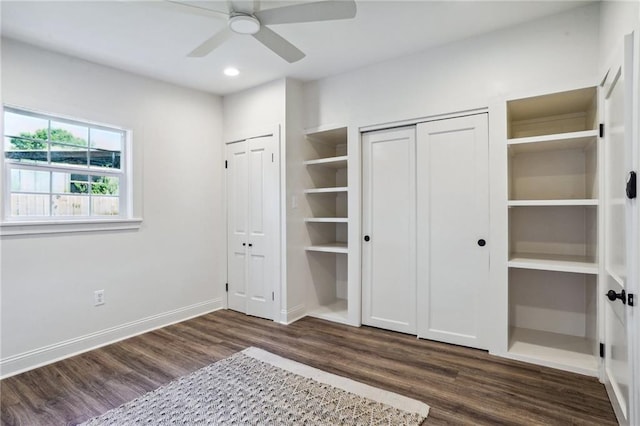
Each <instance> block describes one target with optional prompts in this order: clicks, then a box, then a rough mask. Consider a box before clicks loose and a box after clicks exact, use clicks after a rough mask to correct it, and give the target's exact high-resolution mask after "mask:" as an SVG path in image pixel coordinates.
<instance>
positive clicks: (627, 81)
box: [601, 36, 640, 425]
mask: <svg viewBox="0 0 640 426" xmlns="http://www.w3.org/2000/svg"><path fill="white" fill-rule="evenodd" d="M624 47H625V49H624V52H623V51H620V52H619V54H618V55H617V56H616V57H615V59H614V61H613V63H612V64H611V67H610V68H609V72H608V74H607V77H606V80H605V84H604V86H603V92H604V113H605V120H604V129H605V134H604V158H605V161H604V163H605V164H604V194H603V195H604V197H603V198H604V221H605V226H604V228H605V232H604V234H605V236H604V240H605V241H604V242H605V245H604V283H603V284H604V288H603V291H602V293H603V295H602V296H601V297H603V298H604V300H605V301H604V328H605V330H604V332H605V336H604V340H605V354H604V376H605V377H604V379H605V380H604V382H605V387H606V389H607V392H608V394H609V399H610V400H611V405H612V406H613V408H614V410H615V412H616V416H617V417H618V422H619V423H620V424H622V425H627V424H638V420H640V419H635V421H634V420H633V419H632V417H631V416H632V415H633V407H632V406H630V402H631V403H632V404H633V401H634V399H633V394H634V392H637V390H635V389H634V386H636V385H635V384H634V383H633V382H632V381H631V378H632V377H633V375H632V372H633V368H632V366H631V362H632V360H633V357H634V354H633V344H632V342H633V341H632V337H631V336H632V333H633V322H634V318H633V315H634V312H633V308H629V307H628V305H627V304H626V303H625V302H623V301H622V299H614V300H612V301H610V300H608V298H607V297H605V296H604V293H607V292H608V291H612V293H613V294H617V295H621V294H622V292H625V294H629V293H635V294H638V293H637V289H634V284H635V283H634V280H633V275H635V274H637V269H635V268H636V266H634V264H633V263H629V259H637V247H636V246H635V245H634V244H633V242H632V241H630V240H629V239H628V236H629V235H634V233H633V232H630V231H631V230H632V229H634V227H635V226H637V220H638V219H637V215H638V207H637V201H635V200H634V201H630V200H628V199H627V196H626V191H625V187H626V178H627V173H628V172H629V171H630V170H632V168H633V167H634V166H635V167H637V163H635V161H633V158H632V155H631V153H632V138H631V132H632V124H631V120H632V118H631V117H634V115H632V114H630V111H631V110H632V102H631V96H632V92H631V90H632V84H631V82H632V78H631V77H632V75H633V73H632V68H631V64H632V63H633V36H627V37H626V38H625V46H624ZM636 114H637V112H636ZM635 117H637V115H636V116H635ZM634 163H635V164H634ZM636 170H637V169H636ZM634 223H635V226H634ZM631 268H634V269H631ZM630 278H631V279H630ZM635 304H636V305H637V304H638V301H635ZM636 309H637V308H636ZM635 320H636V321H637V320H638V318H635ZM636 377H638V376H637V375H636ZM637 398H639V399H640V395H638V397H637ZM637 400H638V399H636V401H637ZM636 404H638V403H637V402H636Z"/></svg>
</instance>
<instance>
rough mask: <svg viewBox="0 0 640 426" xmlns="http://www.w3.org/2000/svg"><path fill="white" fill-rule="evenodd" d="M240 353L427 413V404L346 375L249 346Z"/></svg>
mask: <svg viewBox="0 0 640 426" xmlns="http://www.w3.org/2000/svg"><path fill="white" fill-rule="evenodd" d="M242 353H243V354H245V355H247V356H249V357H251V358H254V359H257V360H259V361H262V362H266V363H268V364H271V365H273V366H274V367H278V368H281V369H283V370H286V371H289V372H291V373H293V374H297V375H299V376H302V377H306V378H308V379H312V380H315V381H317V382H320V383H323V384H326V385H329V386H333V387H335V388H338V389H342V390H343V391H346V392H350V393H353V394H356V395H358V396H360V397H363V398H367V399H371V400H373V401H376V402H379V403H381V404H386V405H389V406H391V407H393V408H396V409H398V410H402V411H407V412H410V413H416V414H419V415H421V416H424V417H427V416H428V415H429V406H428V405H427V404H425V403H424V402H421V401H418V400H416V399H412V398H408V397H406V396H404V395H400V394H397V393H394V392H389V391H386V390H384V389H380V388H376V387H373V386H370V385H367V384H364V383H360V382H356V381H355V380H352V379H348V378H346V377H342V376H338V375H335V374H332V373H328V372H326V371H322V370H319V369H317V368H314V367H311V366H309V365H305V364H302V363H299V362H296V361H293V360H290V359H287V358H283V357H281V356H278V355H275V354H272V353H270V352H267V351H265V350H262V349H259V348H254V347H250V348H247V349H245V350H243V351H242Z"/></svg>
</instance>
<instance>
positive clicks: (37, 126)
mask: <svg viewBox="0 0 640 426" xmlns="http://www.w3.org/2000/svg"><path fill="white" fill-rule="evenodd" d="M48 129H49V122H48V120H45V119H43V118H36V117H31V116H28V115H22V114H16V113H14V112H10V111H5V113H4V134H5V136H22V137H28V138H32V139H44V140H46V139H47V130H48Z"/></svg>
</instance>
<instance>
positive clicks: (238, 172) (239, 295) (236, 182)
mask: <svg viewBox="0 0 640 426" xmlns="http://www.w3.org/2000/svg"><path fill="white" fill-rule="evenodd" d="M226 158H227V161H228V173H227V259H228V262H229V264H228V266H227V274H228V281H229V293H228V302H227V304H228V306H229V309H233V310H235V311H239V312H243V313H246V304H247V303H246V298H247V268H246V262H247V256H246V242H247V213H248V206H249V204H248V180H247V178H248V174H247V171H248V162H247V143H246V141H243V142H236V143H233V144H228V145H227V155H226ZM243 244H245V246H243Z"/></svg>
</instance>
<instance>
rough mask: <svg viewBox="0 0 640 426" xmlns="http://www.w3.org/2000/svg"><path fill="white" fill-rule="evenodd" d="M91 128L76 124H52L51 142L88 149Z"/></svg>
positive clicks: (55, 122) (56, 122) (54, 122)
mask: <svg viewBox="0 0 640 426" xmlns="http://www.w3.org/2000/svg"><path fill="white" fill-rule="evenodd" d="M88 140H89V128H88V127H86V126H79V125H76V124H68V123H62V122H59V121H52V122H51V141H52V142H60V143H65V144H69V145H75V146H82V147H87V141H88Z"/></svg>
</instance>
